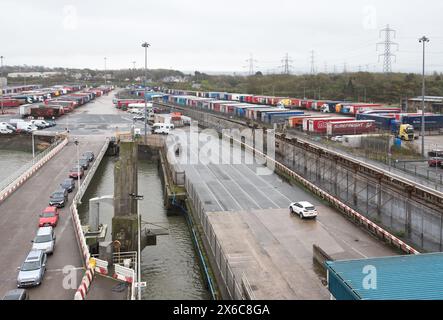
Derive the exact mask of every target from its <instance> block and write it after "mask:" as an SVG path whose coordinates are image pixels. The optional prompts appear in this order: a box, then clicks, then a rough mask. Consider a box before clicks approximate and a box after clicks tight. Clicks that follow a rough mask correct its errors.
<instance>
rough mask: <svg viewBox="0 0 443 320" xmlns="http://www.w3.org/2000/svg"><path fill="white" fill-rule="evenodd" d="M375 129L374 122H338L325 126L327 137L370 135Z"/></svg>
mask: <svg viewBox="0 0 443 320" xmlns="http://www.w3.org/2000/svg"><path fill="white" fill-rule="evenodd" d="M376 129H377V127H376V126H375V121H374V120H354V121H338V122H329V123H327V124H326V134H327V135H328V136H342V135H357V134H362V133H371V132H374V131H375V130H376Z"/></svg>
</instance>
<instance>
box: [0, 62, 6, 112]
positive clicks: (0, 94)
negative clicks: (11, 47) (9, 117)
mask: <svg viewBox="0 0 443 320" xmlns="http://www.w3.org/2000/svg"><path fill="white" fill-rule="evenodd" d="M3 58H4V57H3V56H0V80H1V87H0V99H1V110H2V114H4V113H5V112H4V110H3Z"/></svg>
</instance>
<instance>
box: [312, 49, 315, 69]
mask: <svg viewBox="0 0 443 320" xmlns="http://www.w3.org/2000/svg"><path fill="white" fill-rule="evenodd" d="M314 54H315V52H314V50H311V74H315V57H314Z"/></svg>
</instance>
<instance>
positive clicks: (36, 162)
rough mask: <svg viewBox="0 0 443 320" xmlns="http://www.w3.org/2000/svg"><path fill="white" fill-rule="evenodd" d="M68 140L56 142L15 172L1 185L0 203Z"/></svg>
mask: <svg viewBox="0 0 443 320" xmlns="http://www.w3.org/2000/svg"><path fill="white" fill-rule="evenodd" d="M67 143H68V139H63V140H57V141H56V142H54V143H53V144H52V145H51V146H50V147H49V148H47V149H46V150H45V151H43V152H42V153H40V154H39V155H38V156H37V157H35V158H34V159H32V161H30V162H28V163H27V164H26V165H25V166H23V167H22V168H21V169H20V170H17V171H16V172H15V173H14V174H12V175H11V176H10V177H9V178H7V179H6V180H5V181H4V182H3V183H2V188H1V190H0V202H1V201H4V200H5V199H6V198H7V197H8V196H9V195H10V194H12V192H14V191H15V190H16V189H17V188H18V187H19V186H20V185H22V184H23V183H24V182H25V181H26V180H27V179H29V178H30V177H31V176H32V175H33V174H34V172H36V171H37V170H38V169H40V168H41V167H42V166H43V165H44V164H45V163H46V162H47V161H49V160H50V159H51V158H52V157H53V156H54V155H56V154H57V153H58V152H59V151H60V150H61V149H62V148H63V147H64V146H65V145H66V144H67Z"/></svg>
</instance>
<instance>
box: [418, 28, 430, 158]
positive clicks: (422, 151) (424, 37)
mask: <svg viewBox="0 0 443 320" xmlns="http://www.w3.org/2000/svg"><path fill="white" fill-rule="evenodd" d="M418 41H419V42H420V43H423V82H422V87H421V155H422V157H424V156H425V47H426V42H429V38H427V37H426V36H423V37H421V38H420V39H419V40H418Z"/></svg>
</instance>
